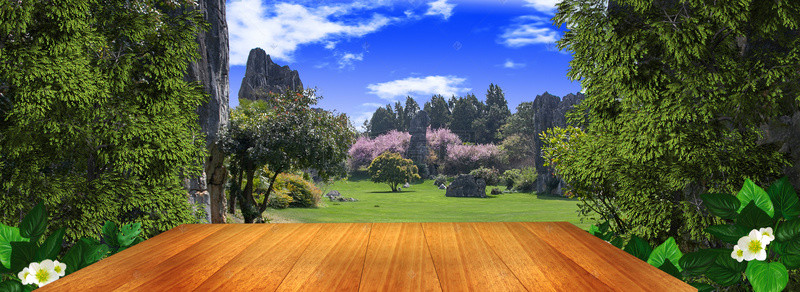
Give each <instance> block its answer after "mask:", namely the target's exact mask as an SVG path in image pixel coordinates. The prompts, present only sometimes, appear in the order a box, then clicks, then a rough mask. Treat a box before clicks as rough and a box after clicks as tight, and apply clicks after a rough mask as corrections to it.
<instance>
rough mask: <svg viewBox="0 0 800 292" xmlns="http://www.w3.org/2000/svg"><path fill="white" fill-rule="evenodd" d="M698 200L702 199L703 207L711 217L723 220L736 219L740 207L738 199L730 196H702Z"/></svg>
mask: <svg viewBox="0 0 800 292" xmlns="http://www.w3.org/2000/svg"><path fill="white" fill-rule="evenodd" d="M700 198H702V199H703V205H704V206H706V208H707V209H708V212H710V213H711V215H714V216H719V217H721V218H723V219H733V218H736V213H737V211H738V210H739V206H740V205H741V202H739V199H737V198H736V196H733V195H730V194H702V195H700Z"/></svg>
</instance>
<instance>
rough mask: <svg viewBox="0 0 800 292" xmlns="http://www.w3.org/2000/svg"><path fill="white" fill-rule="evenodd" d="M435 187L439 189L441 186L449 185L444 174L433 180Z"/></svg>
mask: <svg viewBox="0 0 800 292" xmlns="http://www.w3.org/2000/svg"><path fill="white" fill-rule="evenodd" d="M433 185H435V186H437V187H438V186H440V185H445V186H446V185H447V176H445V175H444V174H440V175H437V176H436V177H435V178H434V179H433Z"/></svg>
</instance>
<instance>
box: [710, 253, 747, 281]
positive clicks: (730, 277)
mask: <svg viewBox="0 0 800 292" xmlns="http://www.w3.org/2000/svg"><path fill="white" fill-rule="evenodd" d="M745 269H747V262H741V263H740V262H737V261H736V260H735V259H733V258H732V257H731V255H730V253H727V254H725V253H719V254H717V259H716V260H715V261H714V263H713V264H712V265H711V267H709V268H708V270H707V271H706V277H708V278H709V279H711V280H712V281H714V282H716V283H717V284H720V285H722V286H731V285H734V284H736V283H739V282H741V281H742V272H744V270H745Z"/></svg>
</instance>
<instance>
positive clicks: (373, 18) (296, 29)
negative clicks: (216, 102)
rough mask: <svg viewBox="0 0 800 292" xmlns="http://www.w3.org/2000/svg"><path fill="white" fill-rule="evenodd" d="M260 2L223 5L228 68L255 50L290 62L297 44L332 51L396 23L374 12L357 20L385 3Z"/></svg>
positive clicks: (236, 0)
mask: <svg viewBox="0 0 800 292" xmlns="http://www.w3.org/2000/svg"><path fill="white" fill-rule="evenodd" d="M262 2H263V1H261V0H233V1H230V2H228V5H226V7H227V11H226V13H227V19H228V31H229V34H230V64H231V65H245V64H246V63H247V55H248V54H249V53H250V50H251V49H253V48H256V47H261V48H262V49H264V50H265V51H267V53H268V54H270V56H272V58H273V59H281V60H284V61H289V62H291V61H292V60H293V53H294V51H295V50H297V48H298V46H300V45H306V44H321V45H324V46H325V48H328V49H333V48H334V47H335V46H336V40H338V39H341V38H351V37H361V36H364V35H366V34H369V33H373V32H376V31H378V30H380V29H381V28H383V27H385V26H387V25H389V24H391V23H393V22H396V21H398V20H399V19H398V18H392V17H387V16H384V15H382V14H378V13H373V14H371V15H370V16H369V17H367V18H364V17H358V15H369V14H366V13H364V11H363V10H368V9H373V8H375V7H376V6H378V5H388V4H387V3H388V2H386V3H384V2H385V1H382V2H379V3H377V4H376V3H374V2H373V3H370V2H369V1H358V2H354V3H349V4H336V5H331V6H320V7H314V6H313V5H312V6H310V7H306V6H303V5H300V4H290V3H275V4H273V5H271V6H268V5H266V4H264V3H262ZM342 16H348V17H342ZM350 16H352V17H350Z"/></svg>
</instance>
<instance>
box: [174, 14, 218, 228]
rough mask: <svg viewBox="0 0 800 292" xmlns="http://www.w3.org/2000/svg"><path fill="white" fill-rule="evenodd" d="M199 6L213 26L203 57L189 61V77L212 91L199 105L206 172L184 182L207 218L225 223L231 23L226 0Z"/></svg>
mask: <svg viewBox="0 0 800 292" xmlns="http://www.w3.org/2000/svg"><path fill="white" fill-rule="evenodd" d="M198 4H199V6H198V9H200V10H201V11H203V16H204V19H205V20H206V21H208V22H209V24H210V26H209V29H208V31H206V32H205V33H200V34H199V35H198V36H197V43H198V44H199V47H198V50H199V52H200V59H199V60H197V61H196V62H194V63H191V64H189V68H188V69H187V72H186V79H187V80H190V81H199V82H200V83H201V84H203V87H204V89H205V91H206V93H207V94H208V96H209V98H208V100H207V101H206V102H205V103H203V104H202V105H200V106H199V107H198V108H197V114H198V118H199V123H200V127H201V129H202V131H203V132H204V133H205V134H206V148H207V149H208V153H209V156H208V157H206V160H205V162H204V167H203V170H204V171H203V173H202V174H201V175H200V176H199V177H194V178H188V179H186V180H185V181H184V185H185V187H186V189H187V191H188V193H189V201H190V202H191V203H201V204H203V205H204V206H205V208H206V214H207V218H206V219H207V221H208V222H210V223H225V181H226V179H227V177H228V174H227V171H226V169H225V167H224V166H223V163H222V162H223V159H224V158H225V156H224V154H223V153H222V152H221V151H219V149H217V147H216V142H217V139H218V133H219V131H220V129H222V128H223V127H224V126H225V125H227V124H228V112H229V108H228V90H229V87H228V84H229V83H228V26H227V24H226V22H225V1H224V0H200V1H198Z"/></svg>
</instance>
